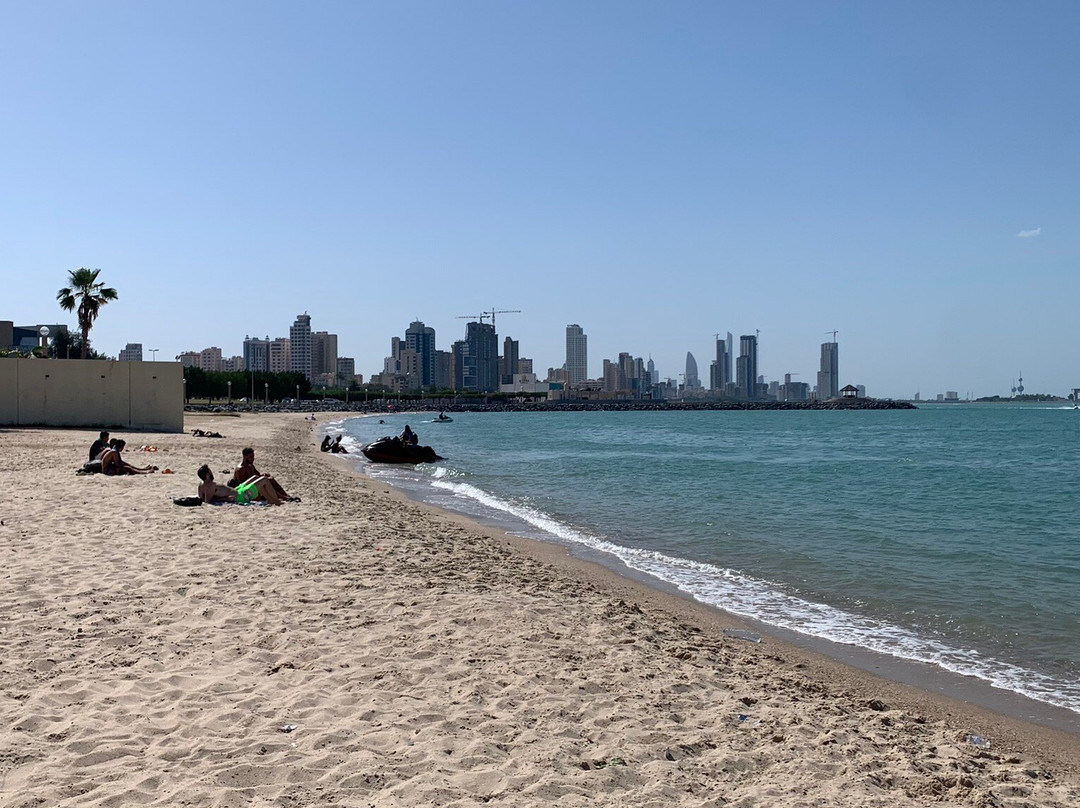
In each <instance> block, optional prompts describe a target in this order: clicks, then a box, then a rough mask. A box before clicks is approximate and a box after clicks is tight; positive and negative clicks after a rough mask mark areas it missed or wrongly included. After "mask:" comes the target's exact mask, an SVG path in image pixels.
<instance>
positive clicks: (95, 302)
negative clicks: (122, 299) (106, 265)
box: [56, 267, 117, 359]
mask: <svg viewBox="0 0 1080 808" xmlns="http://www.w3.org/2000/svg"><path fill="white" fill-rule="evenodd" d="M100 272H101V270H100V269H87V268H86V267H79V268H78V269H72V270H68V275H70V276H71V277H70V278H68V280H69V281H70V283H71V285H70V286H65V287H64V288H63V289H61V290H60V291H59V292H57V293H56V299H57V301H58V302H59V303H60V308H62V309H63V310H64V311H72V310H74V309H75V307H76V306H78V308H79V314H78V316H79V329H80V330H81V331H82V358H83V359H86V349H87V348H88V347H89V346H90V329H91V328H93V327H94V320H96V319H97V316H98V310H99V309H100V308H101V307H102V306H104V305H105V304H106V303H108V302H109V301H110V300H116V297H117V295H116V290H115V289H111V288H109V287H107V286H105V284H103V283H98V279H97V277H98V274H99V273H100Z"/></svg>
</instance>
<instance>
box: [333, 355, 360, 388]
mask: <svg viewBox="0 0 1080 808" xmlns="http://www.w3.org/2000/svg"><path fill="white" fill-rule="evenodd" d="M354 376H356V360H355V359H353V358H352V357H351V356H339V357H338V360H337V385H338V386H340V387H348V386H349V385H350V384H351V383H352V380H353V377H354Z"/></svg>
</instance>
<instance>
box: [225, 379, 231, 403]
mask: <svg viewBox="0 0 1080 808" xmlns="http://www.w3.org/2000/svg"><path fill="white" fill-rule="evenodd" d="M226 384H227V385H229V403H230V404H232V381H228V382H226Z"/></svg>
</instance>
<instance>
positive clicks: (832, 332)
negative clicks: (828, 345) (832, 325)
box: [825, 331, 840, 342]
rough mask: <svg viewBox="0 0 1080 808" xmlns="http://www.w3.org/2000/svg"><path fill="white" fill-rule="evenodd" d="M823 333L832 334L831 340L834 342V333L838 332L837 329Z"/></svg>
mask: <svg viewBox="0 0 1080 808" xmlns="http://www.w3.org/2000/svg"><path fill="white" fill-rule="evenodd" d="M825 333H826V334H832V341H833V342H836V335H837V334H839V333H840V332H839V331H826V332H825Z"/></svg>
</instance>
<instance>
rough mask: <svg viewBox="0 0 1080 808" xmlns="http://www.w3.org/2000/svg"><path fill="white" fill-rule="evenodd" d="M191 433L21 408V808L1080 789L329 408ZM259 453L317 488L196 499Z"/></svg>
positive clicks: (971, 712) (980, 801)
mask: <svg viewBox="0 0 1080 808" xmlns="http://www.w3.org/2000/svg"><path fill="white" fill-rule="evenodd" d="M186 425H187V429H188V432H187V433H186V434H168V435H165V434H147V433H136V434H129V435H121V436H122V437H125V438H126V439H127V440H128V452H127V453H126V454H127V459H128V460H129V461H130V462H133V463H136V464H138V465H142V464H146V463H153V464H154V465H157V466H159V467H160V468H161V469H166V468H168V469H171V470H172V471H174V472H175V474H160V473H159V474H153V475H147V476H133V477H123V478H116V477H103V476H101V475H93V476H76V474H75V473H74V470H75V469H76V467H78V466H79V465H81V463H82V461H83V460H85V459H86V457H85V455H86V450H87V448H88V447H89V445H90V443H91V442H92V440H93V438H94V437H96V433H95V432H91V431H86V430H84V431H79V430H35V429H17V430H3V429H0V450H2V453H3V456H4V457H5V459H6V462H5V463H4V464H3V467H2V468H0V482H2V485H3V490H4V491H5V495H4V496H3V498H2V499H0V553H2V558H3V560H4V563H3V566H2V570H0V806H127V805H162V806H164V805H169V806H172V805H192V806H196V805H197V806H249V805H255V806H434V805H439V806H465V805H477V804H481V803H487V804H501V805H513V806H530V805H537V806H539V805H549V804H555V805H560V806H596V805H611V806H658V807H659V806H673V805H677V806H747V807H749V806H897V805H899V806H907V805H910V806H922V805H927V804H931V803H933V804H942V805H972V806H1016V807H1017V808H1019V806H1075V805H1078V804H1080V739H1078V738H1077V737H1076V736H1074V735H1070V734H1067V733H1064V732H1060V731H1058V730H1054V729H1049V728H1046V727H1041V726H1036V725H1033V724H1028V723H1025V722H1022V721H1020V720H1017V719H1013V718H1008V717H1005V716H1001V715H998V714H996V713H992V712H989V711H986V710H982V709H979V708H976V707H973V706H970V705H968V704H966V703H964V702H961V701H956V700H951V699H948V698H945V697H943V696H940V695H936V694H932V693H928V692H924V691H921V690H919V689H916V688H913V687H909V686H905V685H900V684H895V683H892V682H888V681H885V680H883V679H879V678H876V677H874V676H872V675H870V674H867V673H864V672H861V671H858V670H855V669H853V668H849V667H847V666H845V665H843V664H842V663H839V662H835V661H833V660H830V659H828V658H826V657H824V656H821V655H817V654H815V653H813V652H811V651H807V650H803V649H800V648H797V647H794V646H791V645H788V644H786V643H784V642H781V641H780V640H778V639H776V638H773V637H770V636H765V637H764V638H763V640H762V641H761V642H760V643H754V642H749V641H747V640H745V639H742V638H740V637H739V636H733V634H732V630H738V629H741V628H743V626H742V625H741V624H740V623H739V622H738V621H737V620H735V619H734V618H733V617H730V616H728V615H725V614H723V613H722V612H717V611H715V610H710V609H706V608H705V607H702V606H699V605H697V604H694V603H691V602H688V601H685V600H683V599H680V598H678V597H675V596H673V595H670V594H666V593H664V592H660V591H656V590H653V589H650V588H649V587H647V586H645V585H644V584H641V583H638V582H635V581H632V580H628V579H625V578H621V577H619V576H618V575H616V574H615V573H613V572H610V571H608V570H606V569H604V568H602V567H599V566H597V565H593V564H589V563H587V562H584V561H581V560H578V559H575V558H572V557H570V556H568V555H567V554H566V553H565V552H564V551H563V550H562V549H561V548H558V547H555V546H549V545H543V544H539V543H536V542H530V541H528V540H524V539H518V538H515V537H510V536H506V535H503V534H500V533H498V532H495V531H490V530H485V529H483V528H482V527H480V526H478V525H474V524H471V523H469V522H467V521H466V520H463V519H461V518H459V517H455V516H452V515H449V514H445V513H441V512H438V511H435V510H433V509H431V508H428V507H425V506H422V505H418V504H416V503H412V502H409V501H408V500H407V499H405V498H404V497H403V496H401V495H400V494H399V493H397V492H395V491H390V490H388V489H386V488H385V487H384V486H382V485H380V484H377V483H375V482H373V481H371V480H370V479H367V478H364V477H362V476H360V475H356V474H353V473H351V472H350V471H349V469H348V467H347V465H346V463H344V462H343V461H342V460H341V458H338V457H334V456H330V455H324V454H321V453H320V452H319V451H318V445H317V444H318V440H319V438H320V437H321V435H320V433H319V432H318V424H312V423H311V422H309V421H306V420H304V418H303V417H301V416H298V415H258V416H240V417H224V416H214V417H212V416H189V417H188V419H187V424H186ZM195 428H199V429H204V430H210V431H217V432H220V433H221V434H223V435H224V436H225V437H224V438H222V439H213V438H198V437H194V436H192V435H191V430H192V429H195ZM114 434H115V433H114ZM142 445H149V446H153V447H156V449H157V451H155V452H140V451H137V450H138V448H139V447H140V446H142ZM244 446H252V447H254V448H255V450H256V453H257V455H256V465H258V466H259V468H260V469H261V470H262V471H264V472H269V473H272V474H273V475H274V476H275V477H276V478H277V479H278V480H279V481H280V482H281V483H282V484H283V485H284V486H285V488H286V489H287V490H288V491H289V493H290V494H294V495H297V496H299V497H301V499H302V501H301V502H299V503H288V504H286V505H283V506H280V507H269V506H261V505H260V506H247V507H244V506H237V505H223V506H216V507H213V506H203V507H193V508H183V507H178V506H175V505H174V504H173V503H172V499H173V498H174V497H178V496H189V495H193V494H194V493H195V489H196V485H197V482H198V481H197V479H196V476H195V470H196V468H197V467H198V466H199V465H201V464H202V463H204V462H207V463H209V464H210V465H211V468H213V469H214V470H215V472H218V473H219V474H218V477H219V480H223V479H224V477H225V476H227V474H226V475H222V474H220V472H226V470H231V468H232V466H234V465H235V464H236V462H237V461H238V459H239V455H240V449H241V448H242V447H244ZM133 449H134V450H136V451H132V450H133ZM725 629H727V630H728V632H727V633H725ZM971 736H979V738H980V739H985V740H986V744H976V743H972V742H971V740H970V737H971ZM987 744H988V746H987Z"/></svg>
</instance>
